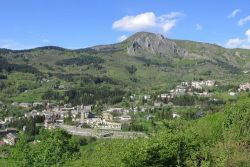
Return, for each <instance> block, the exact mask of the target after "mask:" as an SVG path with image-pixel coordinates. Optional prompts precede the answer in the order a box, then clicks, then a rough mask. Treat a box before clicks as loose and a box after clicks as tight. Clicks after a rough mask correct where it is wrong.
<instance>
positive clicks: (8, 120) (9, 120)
mask: <svg viewBox="0 0 250 167" xmlns="http://www.w3.org/2000/svg"><path fill="white" fill-rule="evenodd" d="M13 119H14V117H5V118H4V122H11V121H12V120H13Z"/></svg>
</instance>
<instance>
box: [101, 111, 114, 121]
mask: <svg viewBox="0 0 250 167" xmlns="http://www.w3.org/2000/svg"><path fill="white" fill-rule="evenodd" d="M102 119H105V120H106V121H113V116H112V115H111V114H110V113H108V112H103V113H102Z"/></svg>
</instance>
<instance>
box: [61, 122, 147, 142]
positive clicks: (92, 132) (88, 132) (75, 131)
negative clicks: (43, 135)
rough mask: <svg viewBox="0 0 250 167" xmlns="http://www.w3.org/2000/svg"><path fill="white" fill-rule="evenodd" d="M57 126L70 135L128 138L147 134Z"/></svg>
mask: <svg viewBox="0 0 250 167" xmlns="http://www.w3.org/2000/svg"><path fill="white" fill-rule="evenodd" d="M59 127H60V128H62V129H65V130H66V131H67V132H68V133H70V134H72V135H79V136H92V137H96V138H116V139H121V138H123V139H129V138H138V137H143V138H145V137H147V135H146V134H145V133H142V132H122V131H115V130H101V129H84V128H78V127H75V126H69V125H59Z"/></svg>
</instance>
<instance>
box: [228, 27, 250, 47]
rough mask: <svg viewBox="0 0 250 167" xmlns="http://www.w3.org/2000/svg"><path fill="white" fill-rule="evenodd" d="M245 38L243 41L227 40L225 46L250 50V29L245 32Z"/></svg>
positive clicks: (236, 39) (238, 39)
mask: <svg viewBox="0 0 250 167" xmlns="http://www.w3.org/2000/svg"><path fill="white" fill-rule="evenodd" d="M245 35H246V37H245V38H243V39H240V38H232V39H229V40H228V41H227V42H226V44H225V46H226V47H227V48H245V49H250V29H248V30H247V31H246V32H245Z"/></svg>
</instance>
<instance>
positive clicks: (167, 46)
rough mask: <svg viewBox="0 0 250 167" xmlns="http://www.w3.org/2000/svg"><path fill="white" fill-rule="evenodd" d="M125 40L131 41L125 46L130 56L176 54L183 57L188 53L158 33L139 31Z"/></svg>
mask: <svg viewBox="0 0 250 167" xmlns="http://www.w3.org/2000/svg"><path fill="white" fill-rule="evenodd" d="M126 41H127V42H130V43H131V45H129V47H128V48H127V53H128V54H129V55H131V56H134V55H140V54H144V55H145V54H149V55H161V56H173V55H178V56H181V57H183V56H187V55H188V53H187V51H185V50H184V49H182V48H180V47H178V46H177V45H176V43H175V42H173V41H171V40H169V39H167V38H165V37H164V36H163V35H160V34H153V33H148V32H140V33H136V34H135V35H133V36H131V37H130V38H128V39H127V40H126Z"/></svg>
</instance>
